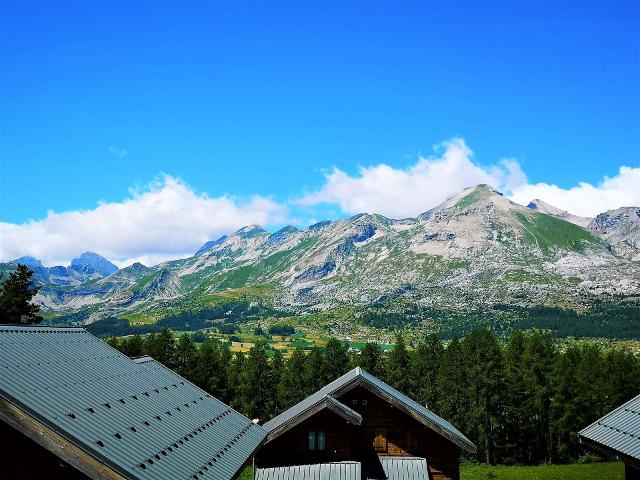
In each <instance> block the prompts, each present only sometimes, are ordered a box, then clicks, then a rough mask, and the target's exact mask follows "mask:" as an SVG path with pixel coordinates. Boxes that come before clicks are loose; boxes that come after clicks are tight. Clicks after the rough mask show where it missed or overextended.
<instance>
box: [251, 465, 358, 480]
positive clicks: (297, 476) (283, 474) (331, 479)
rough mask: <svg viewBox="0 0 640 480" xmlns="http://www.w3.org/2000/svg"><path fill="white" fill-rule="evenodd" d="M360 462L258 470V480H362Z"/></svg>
mask: <svg viewBox="0 0 640 480" xmlns="http://www.w3.org/2000/svg"><path fill="white" fill-rule="evenodd" d="M361 476H362V475H361V468H360V462H333V463H317V464H314V465H292V466H288V467H274V468H257V469H256V476H255V478H256V480H361Z"/></svg>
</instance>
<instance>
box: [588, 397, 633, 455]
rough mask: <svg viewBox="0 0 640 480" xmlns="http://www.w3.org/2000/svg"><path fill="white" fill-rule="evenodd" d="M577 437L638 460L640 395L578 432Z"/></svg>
mask: <svg viewBox="0 0 640 480" xmlns="http://www.w3.org/2000/svg"><path fill="white" fill-rule="evenodd" d="M578 436H579V437H580V438H581V439H587V440H589V441H591V442H594V443H596V444H598V445H601V446H603V447H606V448H609V449H611V450H614V451H616V452H619V453H621V454H623V455H627V456H629V457H631V458H634V459H636V460H640V395H638V396H637V397H635V398H632V399H631V400H629V401H628V402H627V403H625V404H624V405H621V406H619V407H618V408H616V409H615V410H613V411H611V412H609V413H607V414H606V415H605V416H604V417H602V418H600V419H599V420H596V421H595V422H594V423H592V424H591V425H589V426H588V427H586V428H584V429H582V430H580V432H578Z"/></svg>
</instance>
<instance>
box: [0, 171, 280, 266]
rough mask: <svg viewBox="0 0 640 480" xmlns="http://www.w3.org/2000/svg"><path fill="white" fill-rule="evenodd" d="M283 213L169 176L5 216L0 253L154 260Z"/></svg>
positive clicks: (275, 220)
mask: <svg viewBox="0 0 640 480" xmlns="http://www.w3.org/2000/svg"><path fill="white" fill-rule="evenodd" d="M286 220H287V209H286V206H284V205H281V204H279V203H276V202H275V201H273V200H271V199H269V198H265V197H261V196H253V197H251V198H249V199H246V200H244V201H243V200H239V199H237V198H234V197H230V196H222V197H217V198H211V197H209V196H207V195H206V194H199V193H196V192H194V191H193V190H192V189H191V188H190V187H189V186H188V185H186V184H185V183H184V182H182V181H180V180H179V179H176V178H174V177H171V176H165V177H163V178H162V179H160V180H158V181H156V182H154V183H152V184H151V185H149V186H148V187H147V188H146V189H144V190H142V191H133V192H132V194H131V198H129V199H127V200H125V201H122V202H112V203H101V204H99V205H98V206H97V207H96V208H95V209H93V210H82V211H70V212H64V213H55V212H49V213H48V214H47V217H46V218H45V219H43V220H37V221H29V222H26V223H24V224H20V225H16V224H11V223H2V222H0V237H1V238H2V241H1V242H0V260H2V261H7V260H12V259H14V258H17V257H20V256H23V255H31V256H33V257H36V258H38V259H40V260H42V261H43V262H44V263H45V265H60V264H66V263H68V262H69V260H70V259H71V258H73V257H75V256H77V255H79V254H80V253H82V252H84V251H85V250H91V251H95V252H97V253H99V254H101V255H104V256H105V257H107V258H109V259H110V260H112V261H114V262H115V263H117V264H118V265H119V266H124V265H128V264H130V263H133V262H134V261H142V263H144V264H146V265H152V264H156V263H159V262H162V261H164V260H168V259H174V258H178V257H185V256H188V255H191V254H193V252H194V251H195V250H196V249H197V248H198V247H200V246H201V245H202V244H203V243H204V242H206V241H207V240H211V239H215V238H218V237H219V236H220V235H222V234H225V233H227V234H228V233H229V232H232V231H235V230H237V229H238V228H240V227H242V226H245V225H248V224H254V223H255V224H260V225H273V224H281V223H284V222H285V221H286Z"/></svg>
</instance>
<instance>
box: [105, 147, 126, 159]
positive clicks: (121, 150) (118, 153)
mask: <svg viewBox="0 0 640 480" xmlns="http://www.w3.org/2000/svg"><path fill="white" fill-rule="evenodd" d="M109 153H111V154H113V155H115V156H116V157H119V158H124V157H126V156H127V154H128V153H129V152H127V151H126V150H125V149H124V148H118V147H114V146H113V145H112V146H110V147H109Z"/></svg>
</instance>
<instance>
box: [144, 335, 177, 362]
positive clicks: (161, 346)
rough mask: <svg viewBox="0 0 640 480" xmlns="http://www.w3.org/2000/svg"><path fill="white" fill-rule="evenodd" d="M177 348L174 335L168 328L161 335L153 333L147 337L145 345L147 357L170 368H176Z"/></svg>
mask: <svg viewBox="0 0 640 480" xmlns="http://www.w3.org/2000/svg"><path fill="white" fill-rule="evenodd" d="M175 348H176V345H175V340H174V338H173V333H171V330H169V329H168V328H166V327H165V328H163V329H162V330H160V333H152V334H150V335H149V336H147V338H146V340H145V344H144V349H145V351H146V352H147V355H149V356H151V357H153V359H155V360H157V361H158V362H160V363H162V364H163V365H164V366H165V367H168V368H174V366H175V353H176V352H175Z"/></svg>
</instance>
